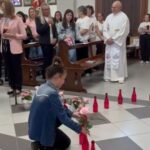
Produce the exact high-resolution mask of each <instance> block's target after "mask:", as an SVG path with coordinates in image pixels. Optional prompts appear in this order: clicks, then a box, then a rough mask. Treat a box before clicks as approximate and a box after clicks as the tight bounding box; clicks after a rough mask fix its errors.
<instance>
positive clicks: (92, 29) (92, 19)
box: [89, 16, 97, 39]
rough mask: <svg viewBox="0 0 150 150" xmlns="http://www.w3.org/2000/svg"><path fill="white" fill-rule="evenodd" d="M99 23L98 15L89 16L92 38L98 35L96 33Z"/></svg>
mask: <svg viewBox="0 0 150 150" xmlns="http://www.w3.org/2000/svg"><path fill="white" fill-rule="evenodd" d="M96 23H97V20H96V17H95V16H91V17H89V24H90V31H89V32H90V35H89V36H90V37H89V38H90V39H93V38H95V37H96V33H95V25H96Z"/></svg>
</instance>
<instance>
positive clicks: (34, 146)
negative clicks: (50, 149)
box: [31, 142, 41, 150]
mask: <svg viewBox="0 0 150 150" xmlns="http://www.w3.org/2000/svg"><path fill="white" fill-rule="evenodd" d="M31 150H41V144H40V143H39V142H32V143H31Z"/></svg>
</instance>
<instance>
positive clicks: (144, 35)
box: [138, 14, 150, 63]
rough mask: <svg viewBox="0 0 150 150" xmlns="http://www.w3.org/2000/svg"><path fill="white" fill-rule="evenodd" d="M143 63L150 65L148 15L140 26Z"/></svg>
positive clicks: (149, 26) (149, 17)
mask: <svg viewBox="0 0 150 150" xmlns="http://www.w3.org/2000/svg"><path fill="white" fill-rule="evenodd" d="M138 32H139V34H140V48H141V63H143V62H145V63H149V59H150V16H149V14H146V15H145V16H144V21H143V22H142V23H141V24H140V25H139V28H138Z"/></svg>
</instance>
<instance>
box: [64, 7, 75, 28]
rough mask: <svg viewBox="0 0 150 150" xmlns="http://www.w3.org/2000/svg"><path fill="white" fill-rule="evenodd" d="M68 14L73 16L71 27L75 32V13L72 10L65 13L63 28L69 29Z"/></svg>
mask: <svg viewBox="0 0 150 150" xmlns="http://www.w3.org/2000/svg"><path fill="white" fill-rule="evenodd" d="M68 13H71V14H72V19H71V21H70V26H71V28H72V30H75V21H74V13H73V11H72V10H71V9H67V10H66V11H65V14H64V18H63V22H62V25H63V27H64V28H65V29H67V28H68V23H67V19H66V15H67V14H68Z"/></svg>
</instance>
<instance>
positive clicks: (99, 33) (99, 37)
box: [95, 13, 105, 54]
mask: <svg viewBox="0 0 150 150" xmlns="http://www.w3.org/2000/svg"><path fill="white" fill-rule="evenodd" d="M103 23H104V16H103V15H102V14H101V13H98V14H97V22H96V25H95V32H96V41H101V43H98V44H96V54H99V53H102V52H103V50H104V47H105V45H104V43H103V41H104V36H103Z"/></svg>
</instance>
